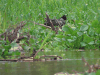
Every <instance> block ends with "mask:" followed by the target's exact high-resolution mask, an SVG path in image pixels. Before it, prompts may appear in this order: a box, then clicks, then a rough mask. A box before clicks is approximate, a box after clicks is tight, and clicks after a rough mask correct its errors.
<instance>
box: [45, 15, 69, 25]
mask: <svg viewBox="0 0 100 75" xmlns="http://www.w3.org/2000/svg"><path fill="white" fill-rule="evenodd" d="M45 20H46V22H45V23H44V25H47V26H50V22H48V21H47V18H46V19H45ZM66 20H67V17H66V15H63V16H62V17H61V18H60V19H50V21H51V22H52V24H53V25H54V26H59V27H62V26H63V25H65V24H66Z"/></svg>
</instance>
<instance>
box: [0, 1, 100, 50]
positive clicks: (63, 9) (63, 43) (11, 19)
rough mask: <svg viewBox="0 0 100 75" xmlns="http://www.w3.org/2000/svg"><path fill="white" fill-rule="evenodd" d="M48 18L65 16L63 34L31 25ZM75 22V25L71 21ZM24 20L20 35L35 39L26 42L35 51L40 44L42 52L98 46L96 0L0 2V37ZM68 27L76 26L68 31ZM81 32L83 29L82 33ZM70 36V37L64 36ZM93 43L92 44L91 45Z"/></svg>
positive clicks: (99, 11) (99, 25)
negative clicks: (27, 34) (66, 17)
mask: <svg viewBox="0 0 100 75" xmlns="http://www.w3.org/2000/svg"><path fill="white" fill-rule="evenodd" d="M46 12H47V13H48V14H49V16H50V18H60V17H61V16H62V15H64V14H68V21H69V23H67V22H66V23H67V24H66V25H65V26H64V27H63V31H65V32H64V33H63V32H60V31H59V32H58V34H57V35H55V33H54V32H50V34H49V35H50V38H49V39H46V37H47V34H48V33H49V31H50V30H49V29H46V28H45V27H42V26H39V25H35V24H33V23H32V22H28V21H35V22H37V23H42V24H43V23H44V18H45V17H46V16H45V13H46ZM72 20H75V23H73V22H72ZM21 21H26V22H27V25H26V26H25V27H24V28H23V31H24V32H29V33H30V35H32V36H33V37H35V38H32V39H31V40H30V43H31V45H28V46H31V48H33V47H35V49H36V50H38V49H39V48H41V46H42V45H41V44H44V42H42V41H44V39H46V41H45V43H46V42H49V44H46V45H45V47H44V49H50V50H55V51H56V50H58V49H59V50H66V49H69V48H70V49H79V48H83V47H84V49H99V45H100V29H99V28H100V0H68V1H66V0H1V1H0V34H1V33H3V32H4V31H5V30H6V29H7V28H8V27H9V26H11V25H13V26H16V24H17V23H19V22H21ZM71 27H76V29H72V28H71ZM82 29H83V30H82ZM68 35H70V36H68ZM94 43H95V44H94Z"/></svg>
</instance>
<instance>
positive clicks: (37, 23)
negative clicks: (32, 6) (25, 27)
mask: <svg viewBox="0 0 100 75" xmlns="http://www.w3.org/2000/svg"><path fill="white" fill-rule="evenodd" d="M34 23H35V24H37V25H40V26H44V27H46V28H49V29H51V27H50V26H46V25H44V24H39V23H36V22H34Z"/></svg>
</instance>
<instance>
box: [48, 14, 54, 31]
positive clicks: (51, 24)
mask: <svg viewBox="0 0 100 75" xmlns="http://www.w3.org/2000/svg"><path fill="white" fill-rule="evenodd" d="M46 17H47V22H49V23H50V26H51V28H52V30H54V31H55V27H54V25H53V23H52V22H51V20H50V18H49V16H48V14H47V13H46Z"/></svg>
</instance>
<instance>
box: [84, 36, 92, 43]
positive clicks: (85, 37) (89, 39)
mask: <svg viewBox="0 0 100 75" xmlns="http://www.w3.org/2000/svg"><path fill="white" fill-rule="evenodd" d="M91 41H93V39H92V38H91V37H89V36H88V35H86V34H84V39H83V42H85V43H89V42H91Z"/></svg>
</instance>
